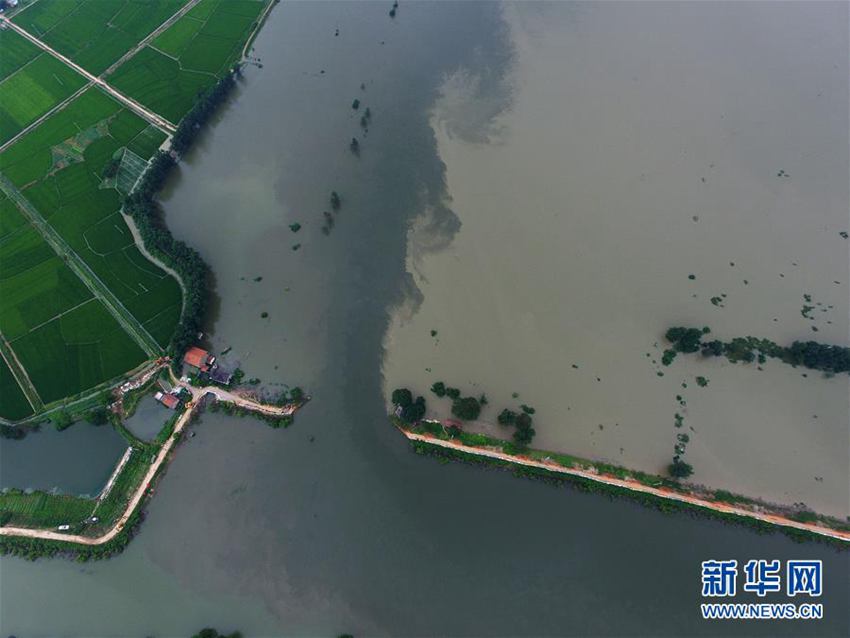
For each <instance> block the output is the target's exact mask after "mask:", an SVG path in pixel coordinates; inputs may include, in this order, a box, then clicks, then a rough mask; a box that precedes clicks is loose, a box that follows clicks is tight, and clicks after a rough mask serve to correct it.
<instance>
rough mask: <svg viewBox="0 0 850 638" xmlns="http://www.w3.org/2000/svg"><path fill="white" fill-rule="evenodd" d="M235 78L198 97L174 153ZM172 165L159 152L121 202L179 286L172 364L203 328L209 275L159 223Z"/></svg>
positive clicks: (189, 138) (194, 133)
mask: <svg viewBox="0 0 850 638" xmlns="http://www.w3.org/2000/svg"><path fill="white" fill-rule="evenodd" d="M234 75H235V72H231V73H229V74H227V75H225V76H224V77H223V78H221V79H220V80H219V81H218V82H217V83H216V84H215V86H213V87H212V88H211V89H209V90H208V91H206V92H205V93H203V94H202V95H200V96H199V97H198V99H197V100H196V101H195V104H194V106H193V107H192V109H191V110H190V111H189V112H188V113H187V114H186V115H185V116H184V117H183V119H182V120H181V122H180V124H179V125H178V127H177V130H176V131H175V133H174V136H173V137H172V140H171V148H172V150H173V151H174V152H176V153H178V154H183V153H185V152H186V151H187V150H188V149H189V147H190V146H191V144H192V142H193V141H194V140H195V138H196V137H197V135H198V133H199V132H200V130H201V128H202V127H203V126H204V125H205V124H206V123H207V122H208V121H209V119H210V118H211V117H212V116H213V114H214V113H215V111H216V109H217V108H218V107H219V106H220V105H221V103H222V102H224V100H225V99H226V98H227V96H228V95H229V94H230V92H231V91H232V90H233V88H234V87H235V86H236V80H235V78H234ZM175 165H176V161H175V159H174V156H173V155H172V154H170V153H165V152H163V151H159V152H158V153H157V154H156V155H155V156H154V158H153V159H152V161H151V163H150V166H149V167H148V170H147V171H146V172H145V175H144V177H143V178H142V181H141V182H140V183H139V185H138V186H137V188H136V189H135V190H134V191H133V193H132V194H131V195H129V196H128V197H127V198H126V199H125V200H124V212H126V213H127V214H128V215H130V216H131V217H132V218H133V221H134V222H135V223H136V227H137V228H138V229H139V234H140V235H141V236H142V240H143V241H144V243H145V247H146V248H147V249H148V251H150V252H151V253H152V254H153V255H154V256H156V257H157V258H158V259H160V260H162V261H163V262H165V263H166V264H168V265H169V266H171V267H172V268H174V270H176V271H177V273H178V274H179V275H180V278H181V279H182V281H183V285H184V287H185V290H184V305H183V313H182V314H181V317H180V323H179V324H178V326H177V329H176V330H175V332H174V336H173V337H172V339H171V345H170V348H169V350H170V353H171V355H172V356H173V357H174V361H175V364H176V363H177V362H179V361H180V359H181V358H182V356H183V353H184V352H185V351H186V349H187V348H189V347H190V346H191V345H192V344H193V343H194V342H195V340H196V338H197V334H198V333H199V332H200V331H201V328H202V326H203V320H204V316H205V313H206V309H207V304H208V301H209V277H210V270H209V266H207V264H206V263H205V262H204V260H203V259H202V258H201V256H200V254H199V253H198V252H197V251H196V250H195V249H193V248H191V247H189V246H188V245H186V244H185V243H184V242H182V241H179V240H177V239H175V238H174V236H173V235H172V234H171V232H170V231H169V230H168V228H167V227H166V226H165V224H164V223H163V221H162V214H161V211H160V209H159V206H158V205H157V203H156V200H155V199H154V197H155V196H156V194H157V193H158V192H159V190H160V189H161V188H162V185H163V184H164V183H165V180H166V178H167V177H168V174H169V173H170V172H171V170H172V169H173V168H174V166H175Z"/></svg>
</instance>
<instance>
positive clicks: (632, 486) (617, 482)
mask: <svg viewBox="0 0 850 638" xmlns="http://www.w3.org/2000/svg"><path fill="white" fill-rule="evenodd" d="M399 430H401V432H402V434H404V436H406V437H407V438H408V439H410V440H412V441H422V442H425V443H430V444H431V445H438V446H440V447H444V448H449V449H454V450H460V451H461V452H465V453H467V454H474V455H475V456H485V457H487V458H491V459H499V460H501V461H507V462H509V463H513V464H514V465H524V466H526V467H536V468H540V469H543V470H548V471H549V472H557V473H559V474H569V475H570V476H579V477H581V478H584V479H588V480H590V481H595V482H597V483H604V484H605V485H612V486H614V487H620V488H623V489H627V490H630V491H632V492H641V493H643V494H651V495H652V496H658V497H661V498H665V499H669V500H671V501H679V502H680V503H687V504H689V505H697V506H699V507H704V508H706V509H710V510H714V511H715V512H723V513H724V514H734V515H736V516H744V517H747V518H754V519H756V520H759V521H763V522H765V523H771V524H773V525H778V526H780V527H792V528H794V529H799V530H804V531H806V532H812V533H814V534H819V535H821V536H828V537H829V538H835V539H838V540H842V541H850V532H844V531H840V530H835V529H831V528H829V527H823V526H821V525H814V524H811V523H800V522H798V521H794V520H791V519H789V518H785V517H784V516H779V515H777V514H768V513H761V512H754V511H752V510H748V509H744V508H741V507H736V506H734V505H730V504H728V503H720V502H718V501H707V500H705V499H701V498H698V497H696V496H689V495H687V494H680V493H678V492H673V491H671V490H666V489H662V488H658V487H650V486H649V485H644V484H643V483H640V482H638V481H634V480H624V479H618V478H615V477H613V476H604V475H601V474H598V473H594V472H589V471H587V470H580V469H576V468H567V467H564V466H563V465H559V464H557V463H555V462H548V463H547V462H545V461H536V460H534V459H529V458H524V457H517V456H512V455H510V454H505V453H504V452H497V451H496V450H489V449H486V448H478V447H471V446H468V445H464V444H463V443H458V442H456V441H445V440H443V439H438V438H435V437H432V436H428V435H424V434H416V433H414V432H408V431H407V430H404V429H402V428H399Z"/></svg>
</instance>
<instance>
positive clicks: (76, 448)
mask: <svg viewBox="0 0 850 638" xmlns="http://www.w3.org/2000/svg"><path fill="white" fill-rule="evenodd" d="M126 449H127V442H126V441H125V440H124V439H123V438H122V437H121V435H119V434H118V433H117V432H115V430H113V429H112V428H111V427H108V426H104V427H94V426H92V425H89V424H88V423H77V424H76V425H74V426H72V427H70V428H68V429H67V430H63V431H62V432H57V431H56V429H55V428H54V427H53V426H52V425H50V424H47V425H45V426H42V428H41V430H40V431H38V432H31V433H30V434H28V435H27V436H26V437H25V438H24V439H22V440H19V441H15V440H8V439H0V489H4V488H7V487H17V488H21V489H27V488H30V489H38V490H48V491H49V490H54V489H55V490H57V491H59V492H62V493H65V494H89V495H92V496H93V495H95V494H97V493H98V492H100V490H101V489H102V488H103V486H104V485H106V481H107V480H108V479H109V476H110V474H112V470H113V469H114V468H115V464H116V463H118V460H119V459H120V458H121V455H122V454H124V450H126ZM0 577H2V575H1V574H0Z"/></svg>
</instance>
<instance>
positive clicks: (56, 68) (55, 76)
mask: <svg viewBox="0 0 850 638" xmlns="http://www.w3.org/2000/svg"><path fill="white" fill-rule="evenodd" d="M0 52H2V54H0V78H2V79H0V144H2V143H3V142H6V141H7V140H9V139H11V138H12V137H14V136H15V135H16V134H18V133H19V132H20V131H21V130H23V129H24V128H25V127H27V126H28V125H30V124H32V123H33V122H34V121H35V120H37V119H38V118H39V117H41V116H42V115H44V114H45V113H47V112H48V111H49V110H50V109H51V108H53V107H54V106H56V105H57V104H59V103H60V102H61V101H62V100H64V99H66V98H67V97H69V96H70V95H72V94H73V93H74V92H75V91H77V90H79V89H80V88H82V86H83V85H84V84H85V79H84V78H83V76H81V75H80V74H79V73H77V72H76V71H74V70H73V69H71V68H70V67H69V66H67V65H65V64H63V63H62V62H60V61H59V60H57V59H56V58H54V57H53V56H52V55H49V54H47V53H44V52H42V51H41V49H39V48H38V47H36V46H35V45H34V44H32V43H30V42H29V41H27V40H26V39H25V38H23V37H22V36H20V35H18V34H17V33H15V32H14V31H10V30H8V29H6V30H4V31H0Z"/></svg>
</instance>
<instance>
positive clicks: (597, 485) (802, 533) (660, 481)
mask: <svg viewBox="0 0 850 638" xmlns="http://www.w3.org/2000/svg"><path fill="white" fill-rule="evenodd" d="M390 419H391V420H392V422H393V423H394V424H395V425H396V426H397V427H399V428H400V429H402V430H406V431H409V432H414V433H417V434H426V433H427V434H430V435H432V436H434V437H436V438H438V439H441V440H444V441H448V440H456V441H458V442H460V443H463V444H464V445H466V446H469V447H481V448H490V449H496V450H498V451H501V452H504V453H506V454H509V455H511V456H514V455H517V454H518V453H520V452H521V453H522V455H523V456H524V457H527V458H531V459H535V460H538V461H540V460H544V459H546V460H548V461H555V462H557V463H558V464H559V465H562V466H563V467H565V468H575V469H586V470H592V469H594V468H595V469H596V470H597V471H599V472H600V473H601V474H606V475H611V476H615V477H617V478H620V479H632V480H636V481H639V482H640V483H642V484H644V485H647V486H650V487H664V488H667V489H670V490H673V491H677V492H680V493H683V494H688V493H689V492H688V490H687V489H686V487H685V486H683V485H681V484H679V483H677V482H676V481H673V480H671V479H668V478H664V477H660V476H655V475H651V474H645V473H643V472H638V471H634V470H628V469H626V468H622V467H618V466H613V465H608V464H605V463H596V462H593V461H589V460H586V459H580V458H577V457H572V456H568V455H564V454H556V453H553V452H547V451H545V450H531V449H526V450H519V449H518V448H517V447H516V445H515V444H514V443H513V442H510V441H504V440H501V439H495V438H492V437H488V436H486V435H482V434H473V433H466V432H462V431H461V433H460V434H459V435H458V436H457V437H454V438H453V437H452V436H450V435H449V434H448V432H447V431H446V429H445V428H444V427H443V426H442V424H440V423H432V422H427V421H423V422H420V423H417V424H416V425H415V426H411V425H409V424H406V423H404V422H402V421H401V420H400V419H398V418H397V417H394V416H391V417H390ZM411 445H412V447H413V449H414V451H415V452H416V453H417V454H427V455H431V456H436V457H440V458H444V459H450V460H456V461H461V462H464V463H469V464H472V465H478V466H487V467H494V468H498V469H502V470H510V471H512V472H513V474H514V476H518V477H523V478H531V479H536V480H543V481H546V482H548V483H552V484H556V485H561V484H566V485H569V486H571V487H574V488H576V489H579V490H581V491H583V492H592V493H596V494H605V495H607V496H609V497H610V498H614V497H618V498H628V499H630V500H633V501H637V502H639V503H641V504H643V505H647V506H650V507H653V508H655V509H657V510H659V511H661V512H664V513H668V514H670V513H675V512H686V513H689V514H693V515H697V516H705V517H708V518H712V519H716V520H722V521H724V522H729V523H735V524H739V525H743V526H745V527H749V528H750V529H753V530H755V531H757V532H758V533H761V534H766V533H775V532H777V531H779V532H782V533H783V534H785V535H786V536H788V537H790V538H791V539H793V540H795V541H798V542H802V541H818V542H822V543H827V544H829V545H832V546H835V547H838V548H841V549H845V550H846V549H850V543H847V542H845V541H841V540H838V539H834V538H830V537H828V536H823V535H821V534H816V533H814V532H810V531H806V530H801V529H797V528H792V527H784V526H780V525H775V524H773V523H768V522H766V521H762V520H759V519H755V518H751V517H749V516H742V515H739V514H730V513H726V512H720V511H717V510H714V509H711V508H709V507H705V506H700V505H695V504H691V503H685V502H681V501H676V500H672V499H669V498H665V497H662V496H657V495H655V494H647V493H645V492H639V491H636V490H631V489H628V488H625V487H619V486H616V485H610V484H607V483H602V482H600V481H595V480H592V479H589V478H584V477H582V476H576V475H574V474H564V473H561V472H558V471H556V470H547V469H543V468H537V467H529V466H526V465H520V464H519V461H520V460H521V459H520V458H517V462H513V461H509V460H505V459H499V458H492V457H488V456H482V455H479V454H475V453H473V452H467V451H464V450H460V449H456V448H447V447H443V446H441V445H436V444H433V443H428V442H425V441H415V440H412V441H411ZM716 500H721V501H724V502H730V503H731V502H735V503H736V504H745V503H754V502H755V501H753V500H752V499H748V498H746V497H742V496H740V497H739V496H738V495H733V494H730V493H729V492H725V491H721V492H720V494H719V497H718V498H717V499H716ZM814 516H815V519H814V520H811V521H804V522H815V521H817V520H820V521H821V522H823V523H824V524H826V525H828V526H829V527H831V528H833V529H836V530H840V531H847V530H850V524H847V523H843V522H841V521H838V520H836V519H831V518H826V517H821V516H818V515H814ZM789 518H792V519H794V518H795V516H793V515H790V516H789Z"/></svg>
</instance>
